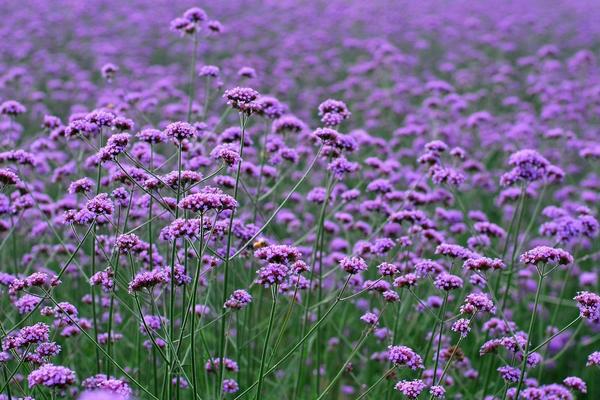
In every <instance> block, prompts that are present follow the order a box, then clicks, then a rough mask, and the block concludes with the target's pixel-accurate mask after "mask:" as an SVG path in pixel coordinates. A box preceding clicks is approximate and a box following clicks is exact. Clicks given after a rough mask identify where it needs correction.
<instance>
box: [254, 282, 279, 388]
mask: <svg viewBox="0 0 600 400" xmlns="http://www.w3.org/2000/svg"><path fill="white" fill-rule="evenodd" d="M271 297H272V300H273V302H272V304H271V313H270V314H269V326H268V328H267V336H266V337H265V343H264V345H263V350H262V355H261V357H260V368H259V373H258V389H257V390H256V397H255V399H256V400H259V399H260V398H261V397H260V394H261V390H262V384H263V379H264V377H263V372H264V370H265V360H266V358H267V351H268V347H269V339H271V331H272V330H273V321H274V319H275V306H276V305H277V285H275V286H272V287H271Z"/></svg>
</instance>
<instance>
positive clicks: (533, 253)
mask: <svg viewBox="0 0 600 400" xmlns="http://www.w3.org/2000/svg"><path fill="white" fill-rule="evenodd" d="M519 260H520V261H521V262H522V263H523V264H531V265H538V264H540V263H542V264H550V265H557V264H563V265H567V264H571V263H572V262H573V256H571V254H569V253H568V252H566V251H565V250H563V249H558V248H554V247H548V246H538V247H535V248H533V249H531V250H528V251H526V252H525V253H523V254H521V256H520V258H519Z"/></svg>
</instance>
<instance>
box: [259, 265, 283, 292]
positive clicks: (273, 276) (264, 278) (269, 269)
mask: <svg viewBox="0 0 600 400" xmlns="http://www.w3.org/2000/svg"><path fill="white" fill-rule="evenodd" d="M256 274H257V275H258V277H257V278H256V281H255V282H256V283H258V284H259V285H263V286H264V287H269V286H272V285H280V284H282V283H283V282H284V281H285V278H287V276H288V274H289V270H288V268H287V267H286V266H285V265H283V264H275V263H271V264H268V265H266V266H264V267H262V268H260V269H259V270H258V271H256Z"/></svg>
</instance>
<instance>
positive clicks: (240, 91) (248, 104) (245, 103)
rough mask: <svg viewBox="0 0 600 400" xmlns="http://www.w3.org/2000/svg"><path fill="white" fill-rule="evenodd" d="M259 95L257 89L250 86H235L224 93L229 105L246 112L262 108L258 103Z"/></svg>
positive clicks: (249, 112)
mask: <svg viewBox="0 0 600 400" xmlns="http://www.w3.org/2000/svg"><path fill="white" fill-rule="evenodd" d="M258 96H259V93H258V92H257V91H256V90H254V89H252V88H248V87H235V88H233V89H228V90H226V91H225V93H224V94H223V97H224V98H225V99H226V100H227V104H228V105H230V106H231V107H233V108H235V109H236V110H239V111H240V112H243V113H246V114H251V113H253V112H255V111H258V110H259V109H260V108H259V104H258V103H256V99H257V98H258Z"/></svg>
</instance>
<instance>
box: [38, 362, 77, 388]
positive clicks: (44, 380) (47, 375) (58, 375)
mask: <svg viewBox="0 0 600 400" xmlns="http://www.w3.org/2000/svg"><path fill="white" fill-rule="evenodd" d="M76 379H77V378H76V377H75V372H73V371H72V370H70V369H69V368H66V367H62V366H59V365H53V364H44V365H42V366H41V367H39V368H38V369H36V370H34V371H32V372H31V373H30V374H29V376H28V377H27V381H28V383H29V387H30V388H32V387H34V386H38V385H43V386H46V387H50V388H65V387H67V386H70V385H72V384H74V383H75V380H76Z"/></svg>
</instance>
